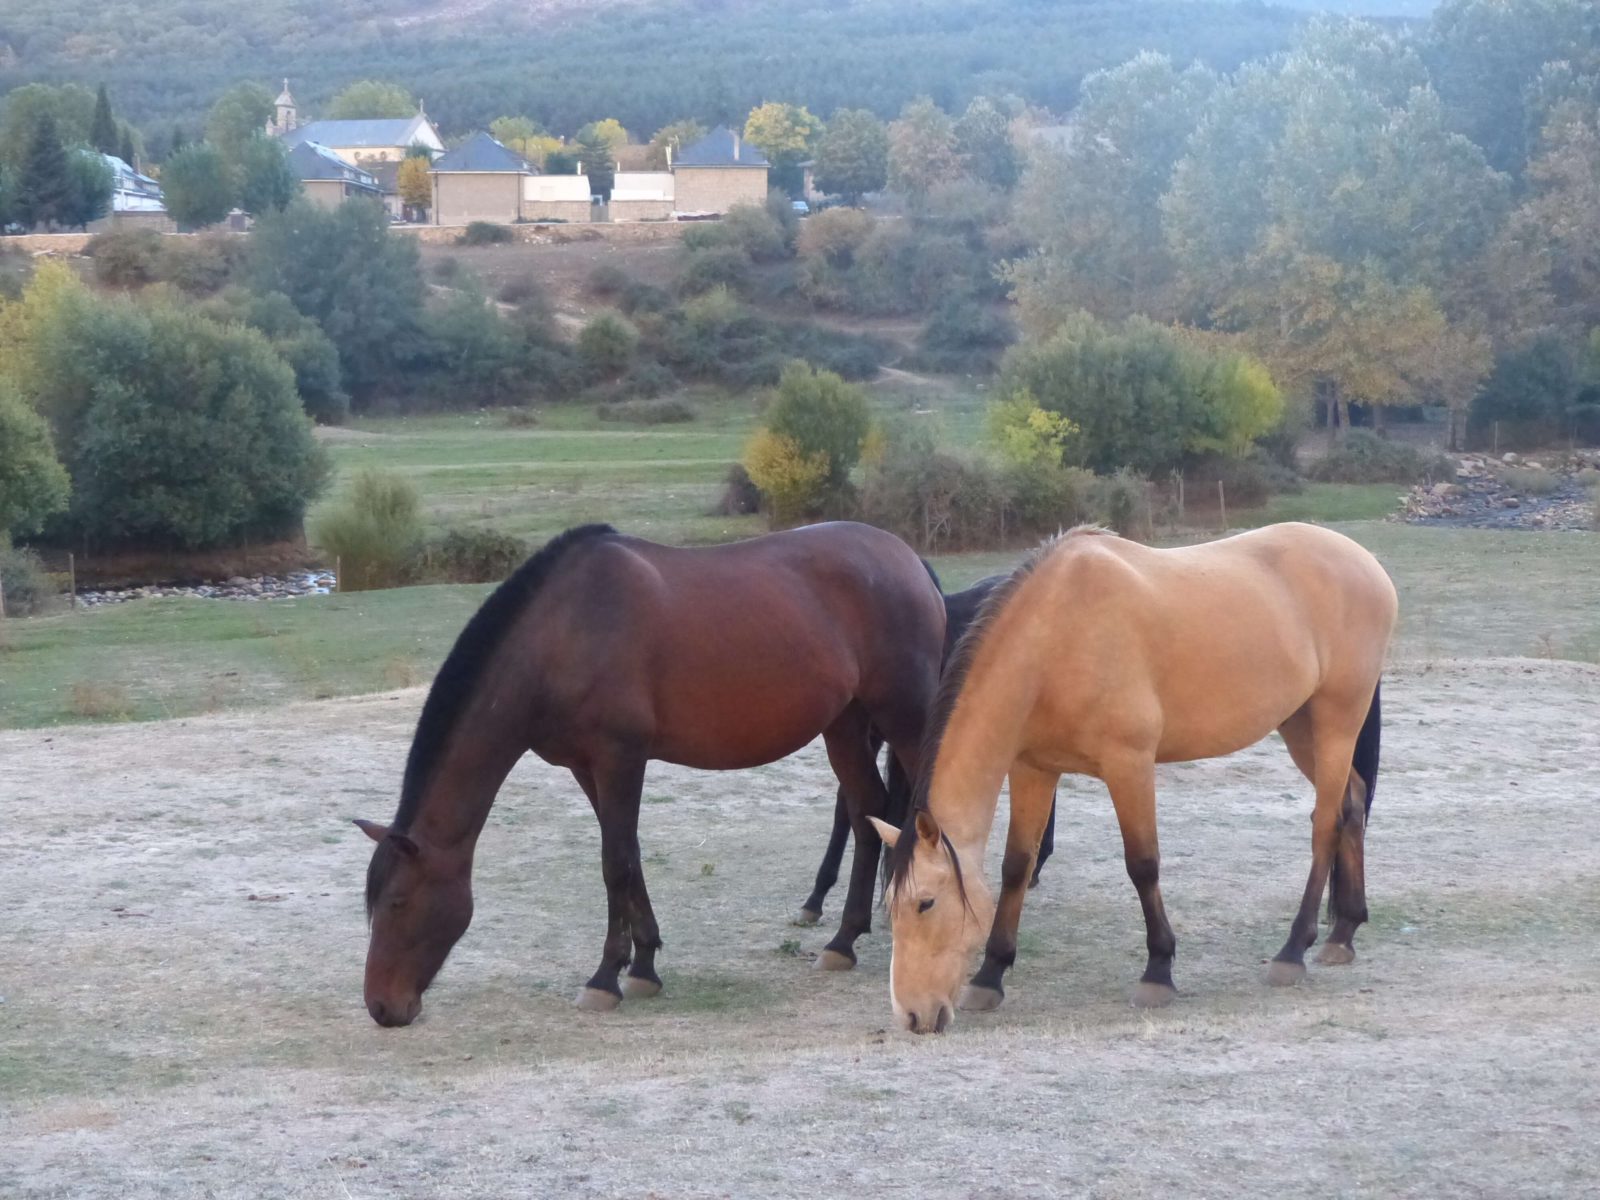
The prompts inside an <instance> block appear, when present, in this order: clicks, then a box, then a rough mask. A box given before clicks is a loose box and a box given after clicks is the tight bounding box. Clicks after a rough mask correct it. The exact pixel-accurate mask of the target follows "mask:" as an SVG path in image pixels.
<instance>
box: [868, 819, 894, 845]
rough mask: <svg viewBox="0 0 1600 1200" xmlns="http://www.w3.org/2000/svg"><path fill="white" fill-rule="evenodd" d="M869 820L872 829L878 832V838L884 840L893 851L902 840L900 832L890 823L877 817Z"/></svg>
mask: <svg viewBox="0 0 1600 1200" xmlns="http://www.w3.org/2000/svg"><path fill="white" fill-rule="evenodd" d="M867 820H869V821H871V822H872V827H873V828H874V829H876V830H877V831H878V836H879V837H881V838H882V839H883V844H884V845H885V846H888V847H889V848H890V849H891V850H892V849H893V848H894V846H895V843H897V842H898V841H899V840H900V831H899V830H898V829H896V828H895V827H894V826H893V825H891V824H889V822H887V821H880V820H878V818H877V817H868V818H867Z"/></svg>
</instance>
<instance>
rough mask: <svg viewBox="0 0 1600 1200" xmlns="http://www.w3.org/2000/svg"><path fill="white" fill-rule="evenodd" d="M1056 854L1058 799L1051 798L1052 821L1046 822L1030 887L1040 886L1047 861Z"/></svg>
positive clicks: (1029, 883)
mask: <svg viewBox="0 0 1600 1200" xmlns="http://www.w3.org/2000/svg"><path fill="white" fill-rule="evenodd" d="M1055 852H1056V798H1055V795H1054V794H1053V793H1052V794H1051V796H1050V819H1049V820H1048V821H1047V822H1045V827H1044V836H1043V837H1041V838H1040V839H1039V856H1038V857H1037V858H1035V859H1034V860H1033V878H1031V879H1029V880H1028V886H1029V887H1031V888H1036V887H1038V886H1039V872H1040V871H1042V870H1044V862H1045V859H1047V858H1049V857H1050V856H1051V855H1052V854H1054V853H1055Z"/></svg>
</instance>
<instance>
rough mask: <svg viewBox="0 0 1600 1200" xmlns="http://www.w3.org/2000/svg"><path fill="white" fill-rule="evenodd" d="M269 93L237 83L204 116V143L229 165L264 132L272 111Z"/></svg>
mask: <svg viewBox="0 0 1600 1200" xmlns="http://www.w3.org/2000/svg"><path fill="white" fill-rule="evenodd" d="M275 111H276V110H275V108H274V106H273V102H272V93H271V92H269V91H267V89H266V88H264V87H262V86H261V85H260V84H257V83H240V84H236V85H234V86H233V87H231V88H229V89H228V90H227V91H226V92H224V93H223V94H222V95H221V97H220V98H219V99H218V100H217V102H216V103H215V104H213V105H212V106H211V111H210V113H208V114H207V116H206V141H208V142H210V143H211V145H212V146H213V147H215V148H216V150H217V151H218V153H220V154H221V155H222V157H223V160H224V161H225V162H227V163H228V164H229V165H230V166H231V165H233V164H234V163H237V162H238V161H239V156H240V154H241V152H242V151H243V149H244V147H245V146H246V145H248V144H249V142H250V140H251V139H252V138H254V137H256V136H257V135H259V134H261V133H263V132H265V130H266V128H267V122H268V121H269V120H271V119H272V115H273V113H274V112H275Z"/></svg>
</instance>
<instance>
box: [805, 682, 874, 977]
mask: <svg viewBox="0 0 1600 1200" xmlns="http://www.w3.org/2000/svg"><path fill="white" fill-rule="evenodd" d="M822 737H823V742H824V744H825V745H826V746H827V748H828V762H829V763H831V764H832V766H833V771H834V774H835V775H837V776H838V777H839V787H840V790H841V791H842V792H843V793H844V795H845V797H846V798H847V800H848V802H849V804H848V807H849V813H850V828H851V831H852V832H853V833H854V834H855V835H856V852H855V857H854V859H853V860H852V861H851V864H850V889H849V891H848V892H847V893H846V894H845V900H844V915H843V916H842V917H841V919H840V921H839V932H838V933H836V934H835V935H834V937H833V940H832V941H831V942H829V943H828V945H827V947H826V948H825V949H824V950H823V951H822V954H821V956H820V957H819V958H818V959H817V966H818V967H820V968H822V969H823V970H825V971H848V970H849V969H850V968H851V967H853V966H855V965H856V952H855V943H856V939H857V938H858V937H860V936H861V935H862V934H863V933H867V932H869V931H870V930H871V929H872V887H873V879H874V877H875V876H876V875H877V873H878V853H879V850H880V849H881V847H882V841H881V840H880V839H879V837H878V831H877V830H876V829H874V828H873V827H872V822H870V821H869V820H867V818H868V817H880V818H881V817H882V816H883V814H884V813H885V812H886V811H888V806H889V794H888V792H887V791H886V790H885V789H884V786H883V779H882V778H881V777H880V776H879V775H878V763H877V758H876V755H875V754H874V753H873V749H872V743H871V740H870V733H869V729H868V723H867V715H866V712H865V711H864V710H863V709H862V708H861V707H860V705H858V704H851V705H850V707H849V708H847V709H845V710H844V712H843V713H842V714H840V716H839V717H838V719H837V720H835V721H834V723H833V724H832V725H830V726H828V728H827V729H825V730H824V731H823V734H822Z"/></svg>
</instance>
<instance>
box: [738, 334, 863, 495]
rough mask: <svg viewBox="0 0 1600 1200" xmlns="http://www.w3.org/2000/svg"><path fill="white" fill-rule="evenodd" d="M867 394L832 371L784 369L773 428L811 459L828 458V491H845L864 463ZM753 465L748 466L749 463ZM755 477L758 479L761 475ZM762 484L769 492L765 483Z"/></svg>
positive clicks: (771, 413)
mask: <svg viewBox="0 0 1600 1200" xmlns="http://www.w3.org/2000/svg"><path fill="white" fill-rule="evenodd" d="M871 423H872V422H871V415H870V413H869V410H868V408H867V398H866V395H865V394H864V393H863V392H862V391H861V389H860V388H858V387H854V386H852V385H851V384H848V383H846V382H845V381H844V380H843V379H841V378H840V377H839V376H838V375H836V374H834V373H833V372H832V371H819V370H816V369H815V368H814V367H811V366H808V365H807V364H805V363H803V362H791V363H789V364H788V365H787V366H785V367H784V368H783V374H782V377H781V378H780V380H779V382H778V394H777V397H776V398H775V399H774V400H773V402H772V405H771V407H770V408H768V409H767V421H766V426H767V429H768V430H770V431H771V432H772V433H773V434H774V435H775V436H777V437H779V438H788V439H790V440H792V441H793V442H794V444H795V445H796V446H797V447H798V448H799V451H800V453H801V454H802V455H803V456H805V457H806V458H807V459H808V460H809V459H811V458H812V457H813V456H815V455H819V454H820V455H822V456H823V460H824V463H825V470H824V473H823V476H822V483H823V486H824V487H825V488H827V489H835V490H836V489H838V488H840V487H842V486H843V485H844V483H845V481H846V480H847V479H848V478H849V476H850V471H851V469H852V468H854V466H855V465H856V463H858V462H859V461H861V445H862V443H863V442H864V441H865V440H866V437H867V430H868V429H869V428H870V427H871ZM746 465H748V464H746ZM750 474H751V477H752V478H756V473H755V471H753V470H752V471H751V473H750ZM756 483H757V485H758V486H761V490H762V491H766V490H767V488H766V487H765V485H762V484H761V481H760V479H759V478H756Z"/></svg>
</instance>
